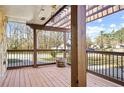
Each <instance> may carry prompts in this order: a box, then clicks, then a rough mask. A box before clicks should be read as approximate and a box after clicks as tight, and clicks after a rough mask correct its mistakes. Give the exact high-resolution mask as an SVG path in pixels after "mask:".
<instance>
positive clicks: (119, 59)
mask: <svg viewBox="0 0 124 93" xmlns="http://www.w3.org/2000/svg"><path fill="white" fill-rule="evenodd" d="M87 56H88V71H91V72H95V73H97V74H101V75H104V76H107V77H110V78H112V79H116V80H119V81H124V53H122V52H105V51H87Z"/></svg>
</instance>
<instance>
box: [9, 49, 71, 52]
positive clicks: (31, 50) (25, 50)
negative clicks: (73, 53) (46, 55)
mask: <svg viewBox="0 0 124 93" xmlns="http://www.w3.org/2000/svg"><path fill="white" fill-rule="evenodd" d="M36 51H37V52H40V51H70V50H67V49H66V50H65V49H37V50H36ZM7 52H33V49H30V50H27V49H24V50H13V49H12V50H7Z"/></svg>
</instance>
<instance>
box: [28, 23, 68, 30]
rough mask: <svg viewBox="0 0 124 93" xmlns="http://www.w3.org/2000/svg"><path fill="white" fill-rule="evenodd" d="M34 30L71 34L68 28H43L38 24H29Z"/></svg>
mask: <svg viewBox="0 0 124 93" xmlns="http://www.w3.org/2000/svg"><path fill="white" fill-rule="evenodd" d="M27 25H28V26H30V27H31V28H33V29H39V30H45V31H56V32H69V31H70V29H68V28H61V27H53V26H43V25H38V24H27Z"/></svg>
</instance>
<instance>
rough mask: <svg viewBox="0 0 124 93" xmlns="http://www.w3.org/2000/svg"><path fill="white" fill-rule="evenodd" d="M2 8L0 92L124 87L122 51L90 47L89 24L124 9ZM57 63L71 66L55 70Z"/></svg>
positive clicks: (103, 6) (97, 7)
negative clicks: (5, 89) (63, 61)
mask: <svg viewBox="0 0 124 93" xmlns="http://www.w3.org/2000/svg"><path fill="white" fill-rule="evenodd" d="M0 8H1V10H2V11H3V13H2V16H3V17H2V18H3V19H2V21H1V23H2V24H3V26H2V34H1V35H2V39H1V42H2V43H1V47H2V48H1V51H2V52H1V53H0V55H1V61H0V62H1V78H0V86H1V87H28V86H29V87H119V86H123V85H124V53H123V52H122V53H119V52H105V51H90V50H87V48H86V44H87V43H86V23H88V22H92V21H94V20H96V19H99V18H101V17H104V16H107V15H110V14H113V13H116V12H119V11H121V10H123V9H124V6H123V5H92V6H90V5H88V6H85V5H81V6H76V5H74V6H73V5H72V6H69V5H62V6H61V5H59V6H56V5H51V6H42V5H41V6H24V7H22V6H0ZM23 10H24V12H19V11H23ZM48 11H49V13H48ZM4 17H5V18H4ZM7 24H8V27H7V30H8V29H9V30H8V32H7V35H6V34H5V32H6V29H5V27H6V25H7ZM3 28H4V29H3ZM13 28H14V30H13ZM20 29H21V30H20ZM4 36H5V37H6V38H5V37H4ZM39 37H40V38H39ZM54 37H55V38H54ZM68 37H69V38H68ZM53 39H54V40H53ZM68 41H69V42H68ZM7 43H8V45H7ZM5 46H6V47H5ZM56 58H65V59H67V61H66V63H67V65H66V66H65V67H63V68H59V67H57V66H56V65H55V64H56Z"/></svg>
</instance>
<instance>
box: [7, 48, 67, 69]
mask: <svg viewBox="0 0 124 93" xmlns="http://www.w3.org/2000/svg"><path fill="white" fill-rule="evenodd" d="M36 52H37V62H36V64H37V65H44V64H51V63H56V58H57V57H64V52H65V50H62V49H61V50H56V49H46V50H45V49H37V50H36ZM33 53H34V51H33V50H7V59H8V68H13V67H17V68H18V67H25V66H33V65H34V56H33Z"/></svg>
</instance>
